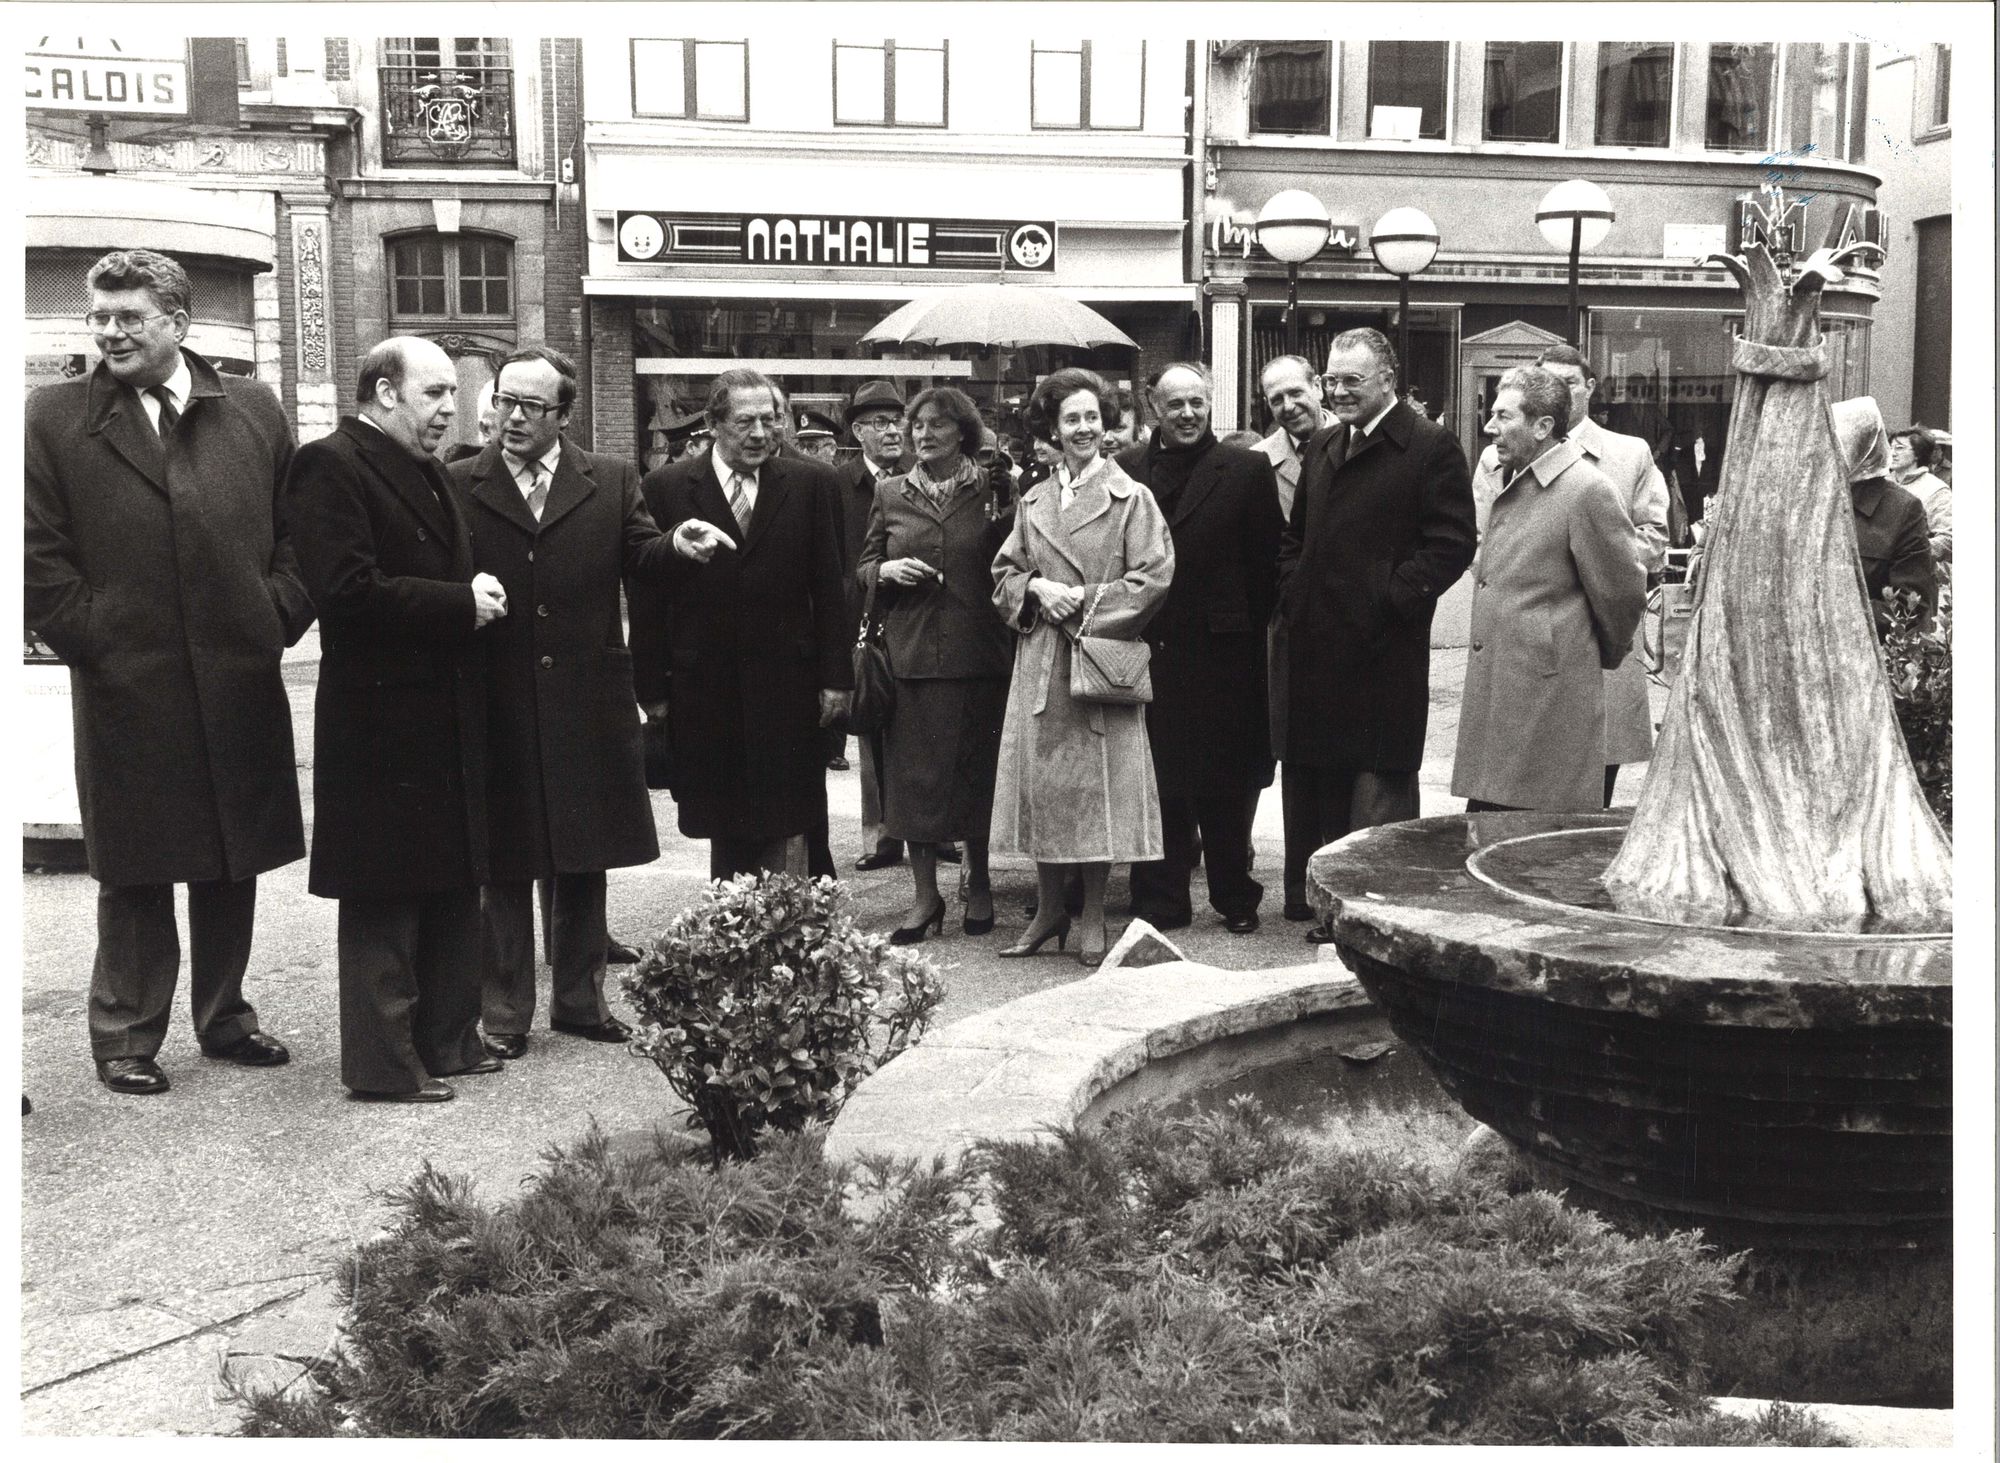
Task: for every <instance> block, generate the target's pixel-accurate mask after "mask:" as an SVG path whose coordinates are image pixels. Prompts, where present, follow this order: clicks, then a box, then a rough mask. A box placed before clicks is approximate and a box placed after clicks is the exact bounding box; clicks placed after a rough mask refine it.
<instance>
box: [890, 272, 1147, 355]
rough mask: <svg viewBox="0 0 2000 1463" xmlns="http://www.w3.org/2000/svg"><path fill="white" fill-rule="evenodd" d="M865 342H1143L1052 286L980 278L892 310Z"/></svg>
mask: <svg viewBox="0 0 2000 1463" xmlns="http://www.w3.org/2000/svg"><path fill="white" fill-rule="evenodd" d="M861 340H862V343H863V344H864V345H865V344H868V343H870V342H873V341H892V342H896V343H899V344H916V345H990V346H1006V347H1013V346H1023V345H1067V346H1076V347H1079V348H1082V347H1088V346H1094V345H1123V346H1130V347H1132V348H1134V349H1137V348H1138V342H1137V341H1135V340H1133V339H1132V337H1131V336H1129V335H1127V334H1126V333H1125V332H1124V331H1122V330H1120V329H1119V328H1118V327H1117V326H1116V325H1113V324H1112V323H1111V322H1110V321H1109V320H1106V319H1105V318H1104V317H1103V316H1102V315H1100V314H1098V313H1097V312H1096V311H1095V310H1093V309H1091V308H1090V306H1088V305H1085V304H1081V303H1079V302H1078V301H1076V300H1072V299H1070V298H1069V297H1068V296H1067V295H1062V294H1058V293H1057V292H1056V291H1054V290H1051V289H1036V288H1031V287H1027V286H1023V285H1006V284H975V285H966V286H964V287H962V288H959V289H950V290H928V291H926V292H925V293H923V294H921V295H918V296H917V297H916V298H915V299H913V300H911V301H910V303H909V304H907V305H904V306H903V307H902V308H901V309H898V310H896V311H894V312H892V313H891V314H890V315H889V316H888V318H887V319H885V320H883V322H882V323H881V324H880V325H877V326H876V327H875V328H874V329H873V330H871V331H869V332H868V333H867V334H866V335H864V336H862V337H861Z"/></svg>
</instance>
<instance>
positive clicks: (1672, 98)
mask: <svg viewBox="0 0 2000 1463" xmlns="http://www.w3.org/2000/svg"><path fill="white" fill-rule="evenodd" d="M1659 44H1661V43H1660V42H1659V41H1626V40H1622V39H1620V40H1611V41H1599V42H1598V43H1597V47H1596V50H1595V51H1594V52H1593V54H1592V55H1591V58H1590V69H1591V98H1592V99H1591V118H1590V146H1591V147H1593V148H1604V149H1610V148H1619V149H1631V150H1635V151H1641V152H1648V153H1659V152H1672V151H1674V149H1675V147H1676V146H1677V145H1678V140H1679V138H1680V135H1681V109H1682V108H1683V107H1684V106H1686V104H1687V99H1686V98H1685V97H1684V96H1683V95H1682V92H1683V91H1684V90H1685V88H1683V87H1682V85H1681V63H1682V61H1683V60H1684V59H1685V58H1684V55H1683V51H1682V48H1683V47H1684V46H1685V45H1686V44H1687V42H1685V41H1667V42H1666V43H1665V44H1666V47H1667V127H1666V136H1665V137H1663V138H1662V139H1661V140H1660V141H1659V142H1656V143H1655V142H1606V141H1604V139H1603V138H1601V137H1600V136H1599V135H1598V132H1599V129H1600V126H1601V118H1602V115H1603V110H1604V48H1605V47H1606V46H1621V45H1642V46H1654V45H1659ZM1703 74H1704V76H1705V75H1706V72H1704V73H1703ZM1781 76H1782V73H1781ZM1702 124H1703V127H1704V129H1705V128H1706V126H1707V117H1706V115H1705V114H1704V116H1703V119H1702Z"/></svg>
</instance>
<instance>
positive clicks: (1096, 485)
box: [1056, 457, 1111, 533]
mask: <svg viewBox="0 0 2000 1463" xmlns="http://www.w3.org/2000/svg"><path fill="white" fill-rule="evenodd" d="M1110 464H1111V459H1110V458H1108V457H1100V458H1098V459H1097V466H1095V467H1093V468H1092V469H1091V470H1090V471H1089V472H1087V473H1085V474H1084V475H1083V481H1082V482H1080V483H1078V484H1077V485H1076V498H1075V499H1074V500H1073V501H1072V502H1071V503H1070V505H1069V512H1068V513H1067V514H1064V513H1063V511H1062V489H1060V488H1058V489H1057V490H1056V513H1057V516H1058V517H1060V518H1061V519H1062V522H1063V525H1064V527H1065V528H1066V529H1067V530H1068V531H1069V532H1070V533H1080V532H1082V531H1083V530H1084V529H1086V528H1088V527H1089V526H1090V525H1091V524H1092V523H1094V522H1095V521H1096V520H1098V519H1100V518H1102V517H1103V516H1104V515H1105V514H1106V513H1109V512H1110V511H1111V494H1110V493H1108V492H1106V491H1105V488H1104V474H1105V472H1106V470H1107V469H1108V468H1109V466H1110Z"/></svg>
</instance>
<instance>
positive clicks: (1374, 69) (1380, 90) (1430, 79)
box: [1368, 41, 1451, 142]
mask: <svg viewBox="0 0 2000 1463" xmlns="http://www.w3.org/2000/svg"><path fill="white" fill-rule="evenodd" d="M1450 68H1451V47H1450V46H1449V45H1448V44H1446V43H1445V42H1444V41H1370V42H1369V43H1368V135H1369V136H1370V137H1404V138H1407V137H1411V136H1415V137H1423V138H1430V139H1433V140H1436V141H1440V142H1441V141H1443V140H1444V109H1445V95H1446V85H1447V82H1446V78H1447V76H1448V75H1449V73H1450ZM1385 107H1386V108H1391V109H1396V110H1392V111H1391V113H1390V114H1389V115H1387V116H1385V115H1384V114H1383V109H1384V108H1385ZM1402 109H1407V110H1410V111H1415V112H1416V113H1417V114H1418V115H1417V118H1416V123H1417V126H1416V130H1415V132H1414V133H1412V132H1411V131H1409V130H1408V127H1407V122H1408V118H1407V116H1404V115H1399V112H1400V111H1401V110H1402Z"/></svg>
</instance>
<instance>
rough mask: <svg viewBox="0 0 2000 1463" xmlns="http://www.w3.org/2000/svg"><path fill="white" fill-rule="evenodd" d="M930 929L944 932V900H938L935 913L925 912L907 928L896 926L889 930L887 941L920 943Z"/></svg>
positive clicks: (907, 943)
mask: <svg viewBox="0 0 2000 1463" xmlns="http://www.w3.org/2000/svg"><path fill="white" fill-rule="evenodd" d="M931 930H936V931H937V932H938V933H939V934H940V935H941V934H943V933H944V901H943V900H942V899H940V900H939V901H938V905H937V913H935V914H927V915H925V916H924V917H923V918H922V919H920V920H918V921H917V922H916V923H915V924H913V925H910V926H909V927H907V928H898V929H893V930H891V931H889V943H890V944H892V945H921V944H923V942H924V935H925V934H926V933H927V932H929V931H931Z"/></svg>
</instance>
